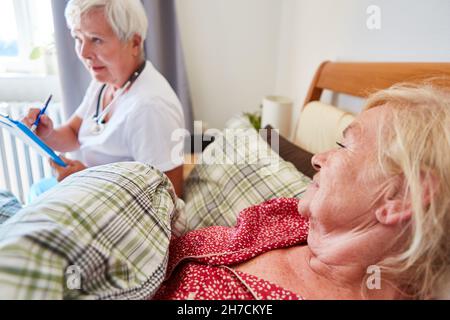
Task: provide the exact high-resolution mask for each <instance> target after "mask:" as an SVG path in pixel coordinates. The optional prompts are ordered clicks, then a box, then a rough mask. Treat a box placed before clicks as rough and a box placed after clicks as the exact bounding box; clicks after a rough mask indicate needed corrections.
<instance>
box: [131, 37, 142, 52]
mask: <svg viewBox="0 0 450 320" xmlns="http://www.w3.org/2000/svg"><path fill="white" fill-rule="evenodd" d="M131 46H132V48H133V54H134V56H136V57H137V56H139V55H140V54H141V47H142V37H141V36H140V35H138V34H137V33H136V34H135V35H134V36H133V38H132V39H131Z"/></svg>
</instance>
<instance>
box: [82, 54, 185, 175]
mask: <svg viewBox="0 0 450 320" xmlns="http://www.w3.org/2000/svg"><path fill="white" fill-rule="evenodd" d="M102 86H103V84H102V83H99V82H97V81H95V80H94V81H93V82H92V83H91V84H90V86H89V88H88V90H87V92H86V95H85V97H84V100H83V102H82V103H81V105H80V107H79V108H78V109H77V111H76V112H75V114H76V115H77V116H78V117H80V118H81V119H83V122H82V124H81V127H80V131H79V133H78V140H79V142H80V146H81V147H80V150H79V155H80V160H81V161H82V162H83V163H84V164H85V165H86V166H88V167H95V166H99V165H104V164H108V163H115V162H126V161H138V162H142V163H146V164H150V165H152V166H154V167H155V168H157V169H158V170H160V171H162V172H167V171H170V170H173V169H175V168H176V167H178V166H180V165H182V163H183V156H182V152H183V141H182V139H181V138H180V135H178V137H177V138H178V140H176V141H172V133H173V132H174V131H175V130H177V129H184V116H183V109H182V107H181V103H180V101H179V99H178V97H177V96H176V94H175V92H174V91H173V90H172V88H171V87H170V85H169V83H168V82H167V80H166V79H165V78H164V77H163V76H162V75H161V74H160V73H159V72H158V71H157V70H156V69H155V68H154V67H153V65H152V64H151V63H150V62H149V61H147V64H146V66H145V69H144V70H143V72H142V73H141V75H140V76H139V78H138V79H137V80H136V81H135V82H134V83H133V85H132V86H131V88H130V89H129V90H128V91H127V92H125V93H124V94H123V95H122V96H120V98H118V100H117V101H116V102H115V105H114V107H113V108H112V113H111V114H110V115H111V116H110V118H109V121H108V122H107V123H106V124H105V126H104V129H103V131H102V132H101V133H100V134H95V133H93V130H92V128H93V126H94V125H95V121H94V120H93V117H94V116H95V114H96V113H97V102H98V97H99V95H100V90H101V88H102ZM100 112H101V110H100Z"/></svg>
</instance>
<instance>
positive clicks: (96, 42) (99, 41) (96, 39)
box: [92, 38, 103, 44]
mask: <svg viewBox="0 0 450 320" xmlns="http://www.w3.org/2000/svg"><path fill="white" fill-rule="evenodd" d="M92 42H93V43H95V44H101V43H102V42H103V41H102V39H100V38H92Z"/></svg>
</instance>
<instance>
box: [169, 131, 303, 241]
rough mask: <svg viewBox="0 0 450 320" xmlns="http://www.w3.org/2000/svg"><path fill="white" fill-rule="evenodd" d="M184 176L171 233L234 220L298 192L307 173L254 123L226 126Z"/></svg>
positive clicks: (225, 224) (180, 232) (300, 191)
mask: <svg viewBox="0 0 450 320" xmlns="http://www.w3.org/2000/svg"><path fill="white" fill-rule="evenodd" d="M200 161H203V163H200V164H197V165H196V166H195V168H194V170H193V171H192V173H191V174H190V176H189V177H188V179H187V181H186V186H185V203H186V207H185V211H184V214H183V216H182V217H178V219H177V220H176V223H175V225H174V227H175V228H174V233H176V234H177V235H181V234H183V233H186V232H188V231H191V230H195V229H199V228H203V227H208V226H212V225H220V226H233V225H235V223H236V218H237V214H238V213H239V212H240V211H241V210H243V209H245V208H248V207H250V206H252V205H256V204H259V203H262V202H264V201H267V200H270V199H273V198H281V197H288V198H301V196H302V194H303V192H304V191H305V190H306V187H307V186H308V184H309V183H310V181H311V180H310V179H309V178H308V177H306V176H305V175H303V174H302V173H301V172H299V171H298V170H297V169H296V168H295V167H294V166H293V165H292V164H291V163H289V162H286V161H284V160H282V159H281V158H280V157H279V156H278V154H277V153H276V152H274V151H273V150H272V149H271V148H270V146H269V145H268V144H267V143H266V142H265V141H264V140H263V139H262V138H261V137H260V136H259V134H258V132H257V131H256V130H254V129H227V130H226V131H225V133H224V134H222V135H221V136H218V137H217V138H216V141H215V142H214V143H213V144H211V145H210V146H208V148H207V149H206V150H205V152H204V153H203V155H202V157H201V160H200Z"/></svg>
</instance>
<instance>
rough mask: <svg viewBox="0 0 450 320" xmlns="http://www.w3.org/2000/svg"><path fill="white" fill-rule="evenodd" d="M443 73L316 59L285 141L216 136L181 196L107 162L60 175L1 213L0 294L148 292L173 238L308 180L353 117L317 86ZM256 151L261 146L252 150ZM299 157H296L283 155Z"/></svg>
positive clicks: (157, 180) (148, 171)
mask: <svg viewBox="0 0 450 320" xmlns="http://www.w3.org/2000/svg"><path fill="white" fill-rule="evenodd" d="M442 76H449V77H450V63H342V62H325V63H323V64H322V65H321V66H320V67H319V69H318V71H317V73H316V75H315V77H314V79H313V81H312V84H311V88H310V90H309V92H308V94H307V98H306V101H305V103H304V105H303V106H302V112H301V116H300V117H299V121H298V124H297V127H296V130H295V135H294V139H293V141H288V140H287V139H284V138H283V137H280V141H281V142H280V148H279V149H278V150H272V148H271V147H270V142H269V139H267V137H265V138H264V137H262V136H261V135H260V134H259V133H258V132H256V130H254V129H253V128H249V127H247V128H243V130H242V132H244V133H245V134H244V135H239V136H235V135H231V136H230V137H227V136H226V135H225V134H224V135H223V137H224V138H223V139H216V141H215V142H214V143H213V144H211V145H210V146H208V147H207V148H206V150H205V151H204V153H203V154H202V155H201V156H202V157H204V159H203V160H206V159H207V160H208V161H207V162H203V163H200V164H196V165H194V166H192V165H190V166H189V168H188V167H186V185H185V187H186V188H185V191H186V193H185V199H184V201H181V200H180V199H178V198H177V197H176V196H175V194H174V192H173V190H172V188H171V187H170V183H169V182H168V180H167V178H166V177H165V176H164V175H163V174H161V173H160V172H157V171H156V170H154V169H153V168H152V167H151V166H149V165H145V164H138V163H125V164H111V165H107V166H102V167H98V168H90V169H88V170H86V171H83V172H81V173H78V174H76V175H74V176H72V177H70V178H68V179H67V180H65V181H64V182H63V183H62V184H61V185H59V186H58V187H56V188H55V189H53V190H51V191H49V192H48V193H46V194H45V195H44V196H43V197H42V198H41V199H40V201H38V202H37V203H36V204H33V205H32V206H30V207H27V208H25V209H23V210H20V211H19V212H18V213H16V214H15V215H12V214H11V212H10V210H9V212H8V216H10V215H12V218H9V219H7V220H6V222H4V223H2V224H0V298H4V299H61V298H66V299H67V298H69V299H145V298H148V297H151V296H152V295H153V294H154V293H155V292H156V290H157V288H158V287H159V285H160V284H161V283H162V281H163V279H164V272H165V270H166V267H167V260H168V245H169V241H170V237H171V236H172V234H176V235H181V234H183V233H185V232H188V231H190V230H194V229H198V228H202V227H207V226H210V225H224V226H229V225H233V224H235V222H236V216H237V214H238V213H239V212H240V211H241V210H242V209H244V208H247V207H249V206H251V205H254V204H258V203H261V202H263V201H265V200H269V199H272V198H280V197H292V198H301V197H302V195H303V192H304V191H305V190H306V188H307V186H308V184H309V183H310V181H311V179H310V177H311V175H308V174H307V173H306V171H307V170H310V169H311V168H310V158H311V157H312V155H313V154H314V153H317V152H321V151H324V150H326V149H328V148H330V147H334V144H335V141H337V139H338V138H339V137H340V135H341V132H342V130H343V129H344V128H345V126H347V125H348V124H349V123H350V122H351V121H353V119H354V115H352V114H350V113H348V112H345V111H343V110H340V109H338V108H336V107H334V106H332V105H328V104H325V103H323V102H321V101H320V99H321V97H322V93H323V92H324V90H331V91H333V92H335V93H344V94H348V95H353V96H356V97H362V98H364V97H366V96H367V95H368V94H369V93H370V92H372V91H375V90H379V89H383V88H387V87H389V86H391V85H392V84H394V83H397V82H404V81H419V80H423V79H425V78H430V77H442ZM440 81H441V82H443V83H445V82H446V81H447V79H445V78H440ZM448 86H449V87H450V85H448ZM230 141H234V142H235V141H238V143H236V144H235V146H234V147H233V148H234V149H233V150H232V151H234V153H235V154H238V155H241V154H246V155H247V156H248V159H246V160H248V162H246V163H233V162H231V163H227V160H229V159H228V158H227V154H223V153H220V152H217V151H220V150H221V147H219V148H217V146H218V145H219V146H221V145H220V143H222V145H228V144H229V142H230ZM267 147H268V148H267ZM260 148H261V149H264V150H268V151H267V152H266V153H264V154H262V155H260V154H259V153H258V152H256V151H258V150H260ZM284 148H289V149H290V151H289V152H285V150H284ZM213 151H215V152H213ZM299 154H301V155H302V159H300V160H301V161H299V162H298V163H295V162H297V160H299V159H294V158H295V157H292V156H293V155H294V156H298V155H299ZM308 159H309V161H308ZM216 160H220V161H216ZM274 163H275V164H276V165H273V164H274ZM188 170H189V171H190V172H188ZM4 203H8V208H9V209H10V208H11V202H9V201H5V202H4ZM80 288H81V289H82V290H79V289H80Z"/></svg>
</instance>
